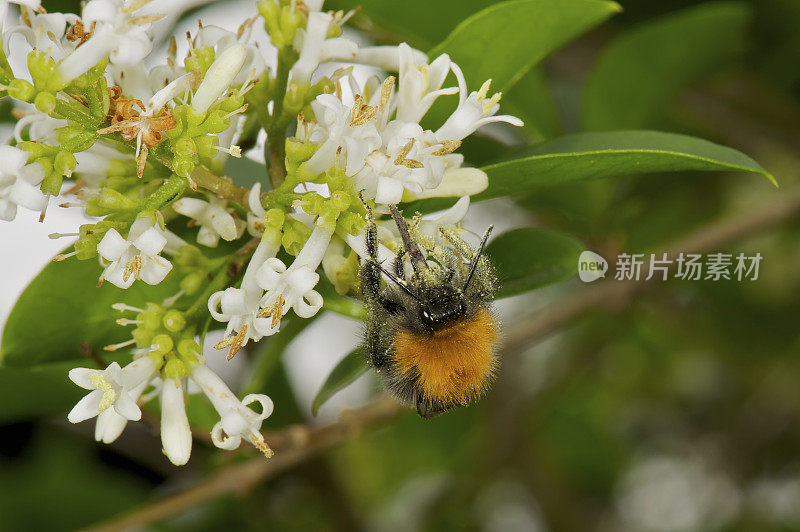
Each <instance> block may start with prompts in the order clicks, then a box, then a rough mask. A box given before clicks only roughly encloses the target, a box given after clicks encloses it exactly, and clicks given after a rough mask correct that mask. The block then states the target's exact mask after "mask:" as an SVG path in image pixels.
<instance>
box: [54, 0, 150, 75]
mask: <svg viewBox="0 0 800 532" xmlns="http://www.w3.org/2000/svg"><path fill="white" fill-rule="evenodd" d="M141 7H143V3H142V2H130V3H128V4H126V3H125V2H124V1H123V0H91V1H90V2H88V3H87V4H86V5H85V6H84V8H83V19H82V21H83V25H84V26H85V27H86V28H90V27H91V26H92V24H94V25H95V29H94V31H93V33H92V36H91V37H90V38H89V40H87V41H86V42H85V43H83V44H82V45H81V46H79V47H78V48H76V49H75V50H74V51H73V52H72V53H70V54H69V55H68V56H67V57H65V58H64V59H63V60H62V61H61V62H60V63H59V64H58V66H57V68H56V75H57V76H58V79H59V80H60V81H61V82H62V83H64V84H66V83H69V82H70V81H72V80H73V79H75V78H77V77H78V76H80V75H81V74H83V73H84V72H86V71H88V70H89V69H90V68H92V67H93V66H94V65H96V64H97V63H98V62H100V60H101V59H103V58H104V57H106V56H108V57H109V59H110V61H111V62H112V63H114V64H120V65H134V64H136V63H139V62H141V61H142V60H143V59H144V58H145V57H147V56H148V55H149V54H150V52H151V50H152V49H153V43H152V41H151V40H150V37H149V36H148V35H147V30H148V28H149V27H150V25H151V24H152V23H153V22H155V21H157V20H159V19H160V18H161V15H143V16H138V17H132V16H131V15H132V13H133V12H135V11H138V10H139V9H140V8H141Z"/></svg>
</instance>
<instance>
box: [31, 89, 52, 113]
mask: <svg viewBox="0 0 800 532" xmlns="http://www.w3.org/2000/svg"><path fill="white" fill-rule="evenodd" d="M33 105H35V106H36V109H38V110H39V111H41V112H43V113H45V114H48V115H49V114H51V113H52V112H53V111H55V109H56V97H55V95H54V94H51V93H49V92H40V93H39V94H37V95H36V98H34V100H33Z"/></svg>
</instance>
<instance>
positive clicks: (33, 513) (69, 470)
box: [0, 427, 153, 532]
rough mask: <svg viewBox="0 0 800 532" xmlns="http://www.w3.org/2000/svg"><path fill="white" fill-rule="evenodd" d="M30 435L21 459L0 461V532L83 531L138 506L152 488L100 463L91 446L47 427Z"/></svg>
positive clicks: (136, 477) (127, 472) (132, 473)
mask: <svg viewBox="0 0 800 532" xmlns="http://www.w3.org/2000/svg"><path fill="white" fill-rule="evenodd" d="M34 434H35V436H34V440H33V441H32V442H31V443H32V444H31V445H29V446H28V447H27V448H26V450H25V453H24V454H22V455H20V456H18V457H15V458H14V459H13V460H6V459H0V487H1V488H0V489H2V493H3V496H2V497H0V530H8V531H10V530H47V531H48V532H60V531H73V530H78V529H83V528H84V527H87V526H89V525H91V524H93V523H96V522H98V521H102V520H104V519H108V518H110V517H111V516H113V515H116V514H118V513H120V512H122V511H124V510H127V509H129V508H131V507H132V506H135V505H137V504H141V503H143V502H144V501H145V499H146V498H147V496H148V493H149V490H150V489H152V488H153V486H152V484H151V483H150V482H147V481H146V480H145V478H143V477H142V476H139V475H136V471H135V470H134V471H131V470H130V469H128V470H126V469H124V468H123V467H120V466H117V467H113V466H112V465H111V464H110V463H109V462H108V461H106V460H103V459H102V458H101V457H100V456H98V455H97V453H95V452H93V449H92V447H94V446H95V444H94V442H92V443H91V444H89V445H86V443H85V440H83V441H81V440H80V439H78V438H77V437H75V436H74V435H71V434H69V433H66V432H64V431H62V430H54V429H52V428H44V427H40V428H39V429H38V430H37V432H35V433H34ZM118 463H119V462H118Z"/></svg>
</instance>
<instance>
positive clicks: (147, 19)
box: [125, 14, 166, 26]
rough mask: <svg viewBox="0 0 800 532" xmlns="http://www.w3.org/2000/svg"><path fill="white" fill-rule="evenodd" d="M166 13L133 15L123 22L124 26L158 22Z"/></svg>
mask: <svg viewBox="0 0 800 532" xmlns="http://www.w3.org/2000/svg"><path fill="white" fill-rule="evenodd" d="M165 16H166V15H155V14H154V15H142V16H141V17H133V18H132V19H128V20H127V21H126V22H125V25H126V26H144V25H145V24H152V23H153V22H158V21H159V20H161V19H162V18H164V17H165Z"/></svg>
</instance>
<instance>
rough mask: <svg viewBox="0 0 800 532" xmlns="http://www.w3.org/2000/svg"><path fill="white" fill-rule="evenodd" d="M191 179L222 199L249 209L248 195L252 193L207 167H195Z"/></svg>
mask: <svg viewBox="0 0 800 532" xmlns="http://www.w3.org/2000/svg"><path fill="white" fill-rule="evenodd" d="M191 177H192V180H193V181H194V182H195V183H197V186H200V187H203V188H204V189H206V190H210V191H211V192H213V193H214V194H216V195H217V196H219V197H221V198H225V199H228V200H231V201H234V202H236V203H238V204H239V205H241V206H242V207H245V208H247V195H248V194H249V193H250V191H249V190H247V189H246V188H244V187H240V186H238V185H235V184H234V183H233V181H231V180H230V179H226V178H224V177H220V176H218V175H215V174H213V173H212V172H211V171H209V170H208V168H206V167H205V166H197V167H195V169H194V171H193V172H192V176H191Z"/></svg>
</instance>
